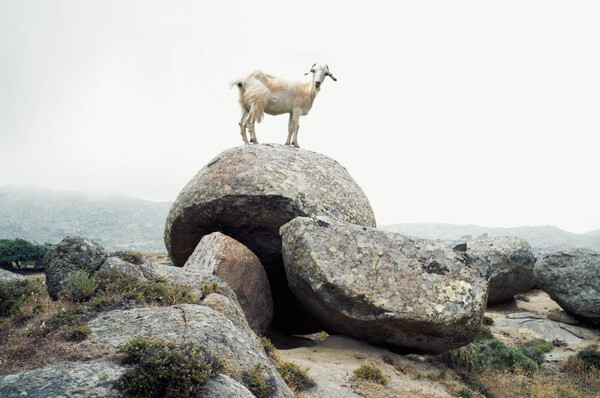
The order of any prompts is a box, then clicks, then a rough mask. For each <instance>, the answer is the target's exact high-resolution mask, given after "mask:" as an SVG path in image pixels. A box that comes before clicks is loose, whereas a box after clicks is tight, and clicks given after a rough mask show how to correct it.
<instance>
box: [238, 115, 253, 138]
mask: <svg viewBox="0 0 600 398" xmlns="http://www.w3.org/2000/svg"><path fill="white" fill-rule="evenodd" d="M248 115H249V114H248V110H246V109H244V114H243V115H242V120H240V122H239V123H238V124H239V125H240V129H241V131H240V133H241V134H242V139H243V140H244V144H250V143H249V142H248V136H246V126H247V125H248Z"/></svg>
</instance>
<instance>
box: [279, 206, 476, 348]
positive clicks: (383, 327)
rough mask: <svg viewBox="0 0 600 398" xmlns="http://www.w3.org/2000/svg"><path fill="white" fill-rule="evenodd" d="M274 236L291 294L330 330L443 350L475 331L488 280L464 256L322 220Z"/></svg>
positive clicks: (299, 221) (301, 222)
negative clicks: (279, 244)
mask: <svg viewBox="0 0 600 398" xmlns="http://www.w3.org/2000/svg"><path fill="white" fill-rule="evenodd" d="M281 236H282V242H283V259H284V262H285V269H286V273H287V278H288V281H289V284H290V289H291V290H292V291H293V292H294V294H295V295H296V296H297V297H298V299H299V300H300V301H301V302H302V303H303V304H304V306H305V307H306V308H307V309H309V311H311V312H312V313H313V315H315V317H317V318H318V319H319V320H320V321H321V322H323V323H324V324H325V325H326V326H327V328H328V330H329V331H331V332H334V333H341V334H347V335H351V336H355V337H358V338H361V339H365V340H367V341H369V342H372V343H378V344H380V343H387V344H392V345H396V346H402V347H411V348H416V349H419V350H423V351H427V352H443V351H446V350H449V349H452V348H456V347H460V346H462V345H464V344H467V343H469V342H470V341H472V340H473V339H474V338H475V335H476V334H477V332H478V331H479V328H480V325H481V319H482V317H483V311H484V309H485V304H486V295H487V282H486V281H485V279H484V278H482V277H481V276H480V275H479V272H478V271H477V270H476V269H475V268H474V267H473V266H472V264H471V263H470V262H469V261H468V259H467V257H466V256H465V255H464V253H461V252H458V251H454V250H451V249H447V248H446V247H445V246H444V245H443V244H441V243H437V242H434V241H429V240H425V239H419V238H409V237H406V236H403V235H399V234H394V233H385V232H382V231H379V230H376V229H373V228H367V227H360V226H356V225H352V224H347V223H340V222H333V221H331V220H329V219H327V218H322V217H319V218H317V219H315V218H306V217H301V218H296V219H294V220H293V221H291V222H289V223H287V224H285V225H284V226H283V227H282V228H281Z"/></svg>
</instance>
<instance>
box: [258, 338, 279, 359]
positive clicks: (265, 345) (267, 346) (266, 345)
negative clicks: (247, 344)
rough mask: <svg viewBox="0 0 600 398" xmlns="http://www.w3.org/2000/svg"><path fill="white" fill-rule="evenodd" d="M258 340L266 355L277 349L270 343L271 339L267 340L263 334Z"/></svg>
mask: <svg viewBox="0 0 600 398" xmlns="http://www.w3.org/2000/svg"><path fill="white" fill-rule="evenodd" d="M260 342H261V343H262V346H263V348H264V349H265V352H266V353H267V355H271V353H273V352H275V350H277V349H276V348H275V346H274V345H273V343H271V340H269V339H268V338H267V337H265V336H262V337H261V338H260Z"/></svg>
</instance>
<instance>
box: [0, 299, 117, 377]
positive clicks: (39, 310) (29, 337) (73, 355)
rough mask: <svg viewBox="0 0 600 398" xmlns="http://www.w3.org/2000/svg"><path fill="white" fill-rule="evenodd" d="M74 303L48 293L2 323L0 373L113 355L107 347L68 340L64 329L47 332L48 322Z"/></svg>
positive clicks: (0, 327)
mask: <svg viewBox="0 0 600 398" xmlns="http://www.w3.org/2000/svg"><path fill="white" fill-rule="evenodd" d="M72 306H73V303H69V302H64V301H57V302H53V301H52V300H50V298H49V297H48V296H45V297H43V298H42V299H41V300H38V301H36V302H28V303H25V304H23V305H22V306H21V308H20V309H19V311H18V312H17V313H15V314H14V315H13V316H11V317H10V318H4V319H3V321H2V323H0V374H7V373H14V372H18V371H24V370H29V369H35V368H39V367H42V366H46V365H50V364H57V363H63V362H69V361H76V360H84V359H92V358H100V357H106V356H110V355H111V352H109V351H108V350H106V349H105V348H104V347H101V346H97V345H92V344H90V343H88V342H73V341H67V340H66V338H65V331H64V330H62V329H59V330H55V331H52V332H50V333H48V334H45V333H44V330H43V329H44V326H45V322H46V321H48V320H49V319H50V318H51V317H52V315H53V314H56V313H58V312H59V311H61V310H63V309H68V308H70V307H72Z"/></svg>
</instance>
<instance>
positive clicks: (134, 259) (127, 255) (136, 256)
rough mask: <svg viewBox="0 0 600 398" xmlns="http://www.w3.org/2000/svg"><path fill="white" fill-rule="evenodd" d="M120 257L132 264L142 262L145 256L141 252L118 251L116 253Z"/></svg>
mask: <svg viewBox="0 0 600 398" xmlns="http://www.w3.org/2000/svg"><path fill="white" fill-rule="evenodd" d="M116 254H117V255H118V256H119V258H120V259H121V260H123V261H127V262H128V263H131V264H138V265H139V264H142V263H143V256H142V253H140V252H117V253H116Z"/></svg>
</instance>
